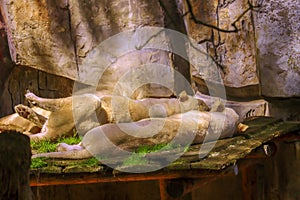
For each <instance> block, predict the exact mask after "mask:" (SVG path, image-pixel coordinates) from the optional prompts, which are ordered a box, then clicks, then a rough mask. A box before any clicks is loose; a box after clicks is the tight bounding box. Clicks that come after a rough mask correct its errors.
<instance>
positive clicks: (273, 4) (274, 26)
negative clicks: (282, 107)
mask: <svg viewBox="0 0 300 200" xmlns="http://www.w3.org/2000/svg"><path fill="white" fill-rule="evenodd" d="M299 10H300V4H299V1H298V0H267V1H264V6H263V7H262V9H261V11H260V12H258V13H257V15H256V18H255V24H256V29H255V30H256V37H257V44H256V45H257V48H258V52H259V53H258V65H259V66H258V67H259V70H260V82H261V90H262V94H263V95H264V96H268V97H292V96H295V97H296V96H297V97H300V87H299V85H300V68H299V66H300V56H299V55H300V30H299V23H300V15H299Z"/></svg>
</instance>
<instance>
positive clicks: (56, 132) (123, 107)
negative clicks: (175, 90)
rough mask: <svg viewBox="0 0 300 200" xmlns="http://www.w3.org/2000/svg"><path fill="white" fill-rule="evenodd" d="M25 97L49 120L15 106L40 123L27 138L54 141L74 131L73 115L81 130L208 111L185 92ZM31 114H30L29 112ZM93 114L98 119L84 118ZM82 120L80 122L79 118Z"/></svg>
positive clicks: (82, 131) (20, 106)
mask: <svg viewBox="0 0 300 200" xmlns="http://www.w3.org/2000/svg"><path fill="white" fill-rule="evenodd" d="M25 97H26V99H27V100H28V101H29V102H30V103H31V104H33V105H35V106H38V107H40V108H43V109H45V110H48V111H51V114H50V115H49V117H48V119H45V118H43V116H40V115H39V114H38V113H36V112H34V111H33V110H32V109H30V108H29V107H27V106H23V105H18V106H16V108H15V110H16V112H17V113H18V114H19V115H20V116H22V117H24V118H27V119H28V120H30V121H33V122H35V123H38V124H43V127H42V130H41V132H40V133H37V134H32V135H30V139H31V140H34V141H39V140H55V139H57V138H59V137H61V136H63V135H70V134H73V129H74V128H75V122H74V116H73V115H75V118H76V120H80V123H78V124H76V125H78V126H76V128H79V129H80V130H79V131H80V132H81V133H86V132H88V131H89V130H90V129H92V128H94V127H96V126H99V125H103V124H107V123H130V122H134V121H139V120H142V119H146V118H153V117H155V118H165V117H168V116H171V115H174V114H179V113H185V112H187V111H190V110H198V111H208V107H207V106H206V104H205V103H204V102H202V101H201V100H199V99H195V98H193V97H191V96H189V95H187V94H186V93H185V92H183V93H181V94H180V96H179V98H178V99H176V98H145V99H142V100H133V99H130V98H127V97H123V96H112V95H104V96H101V97H98V96H96V95H94V94H84V95H78V96H74V97H67V98H60V99H46V98H41V97H38V96H36V95H35V94H33V93H31V92H28V93H27V94H26V95H25ZM29 113H30V114H29ZM92 114H96V116H97V120H94V121H85V119H89V118H90V116H91V115H92ZM81 120H82V121H81Z"/></svg>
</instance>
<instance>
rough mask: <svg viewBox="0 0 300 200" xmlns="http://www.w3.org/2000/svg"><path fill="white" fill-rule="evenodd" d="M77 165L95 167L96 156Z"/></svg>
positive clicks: (96, 163)
mask: <svg viewBox="0 0 300 200" xmlns="http://www.w3.org/2000/svg"><path fill="white" fill-rule="evenodd" d="M79 165H80V166H82V167H96V166H98V165H99V161H98V159H97V158H90V159H88V160H85V161H83V162H81V163H80V164H79Z"/></svg>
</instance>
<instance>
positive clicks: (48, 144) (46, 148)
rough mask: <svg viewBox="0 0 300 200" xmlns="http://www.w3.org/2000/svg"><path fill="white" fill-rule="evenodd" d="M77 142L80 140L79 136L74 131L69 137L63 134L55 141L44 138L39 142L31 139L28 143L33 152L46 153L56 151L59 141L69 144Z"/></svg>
mask: <svg viewBox="0 0 300 200" xmlns="http://www.w3.org/2000/svg"><path fill="white" fill-rule="evenodd" d="M79 142H81V138H80V137H79V136H78V135H77V134H76V133H75V134H74V135H73V136H71V137H65V136H64V137H61V138H59V139H57V140H56V141H55V142H53V141H49V140H44V141H39V142H34V141H31V142H30V145H31V149H32V150H33V152H34V153H48V152H54V151H56V146H57V145H58V144H59V143H66V144H69V145H73V144H78V143H79Z"/></svg>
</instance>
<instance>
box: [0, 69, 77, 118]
mask: <svg viewBox="0 0 300 200" xmlns="http://www.w3.org/2000/svg"><path fill="white" fill-rule="evenodd" d="M72 88H73V81H71V80H70V79H67V78H63V77H59V76H55V75H52V74H48V73H45V72H42V71H39V70H36V69H32V68H28V67H21V66H20V67H19V66H16V67H14V68H13V70H12V71H11V73H10V74H9V75H8V76H7V79H6V81H5V85H4V86H3V88H2V90H1V91H2V94H1V93H0V95H1V96H0V101H1V106H0V108H1V109H0V116H5V115H8V114H11V113H13V112H14V109H13V108H14V106H16V105H18V104H20V103H24V104H26V102H25V97H24V95H25V93H26V90H27V89H29V90H30V91H33V92H35V93H36V94H38V95H41V96H44V97H48V98H58V97H67V96H70V95H72Z"/></svg>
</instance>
